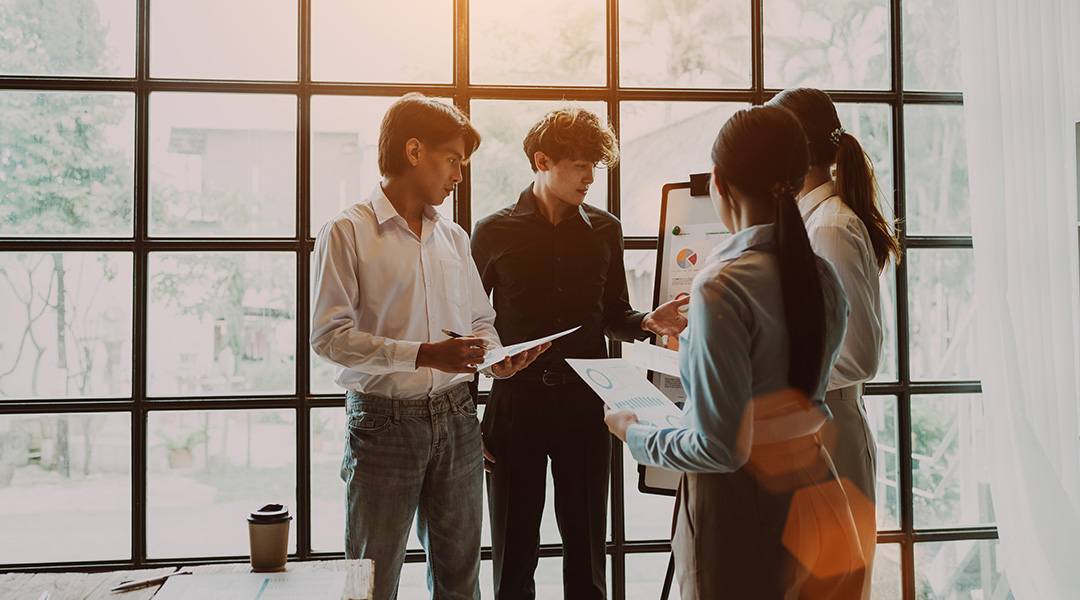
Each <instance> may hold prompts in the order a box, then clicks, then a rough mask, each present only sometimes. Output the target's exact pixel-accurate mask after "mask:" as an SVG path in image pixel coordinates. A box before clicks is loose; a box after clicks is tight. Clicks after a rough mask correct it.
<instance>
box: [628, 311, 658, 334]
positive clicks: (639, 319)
mask: <svg viewBox="0 0 1080 600" xmlns="http://www.w3.org/2000/svg"><path fill="white" fill-rule="evenodd" d="M647 316H649V313H647V312H643V313H640V314H639V315H638V316H636V317H634V319H633V321H632V322H633V323H634V330H635V332H636V333H637V335H634V336H632V337H633V338H634V339H635V340H646V339H649V337H650V336H654V335H656V334H655V333H653V332H651V331H649V330H648V329H644V328H642V327H641V323H642V321H644V320H645V317H647Z"/></svg>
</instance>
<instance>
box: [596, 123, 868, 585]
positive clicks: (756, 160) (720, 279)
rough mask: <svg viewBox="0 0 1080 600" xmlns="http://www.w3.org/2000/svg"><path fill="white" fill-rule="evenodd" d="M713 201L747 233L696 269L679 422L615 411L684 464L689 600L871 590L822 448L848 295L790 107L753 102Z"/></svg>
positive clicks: (629, 439) (679, 544)
mask: <svg viewBox="0 0 1080 600" xmlns="http://www.w3.org/2000/svg"><path fill="white" fill-rule="evenodd" d="M712 158H713V164H714V168H713V189H712V191H713V204H714V206H715V207H716V210H717V213H719V215H720V218H721V219H722V220H723V222H724V224H725V225H726V226H727V227H728V228H729V230H730V231H732V232H733V233H734V235H733V236H732V237H731V238H730V239H729V240H727V241H726V242H724V243H723V244H722V245H720V246H718V247H717V248H716V249H715V250H714V251H713V252H712V254H710V256H709V258H708V259H707V260H706V263H705V265H704V267H703V268H702V270H701V272H700V273H699V274H698V275H697V277H696V278H695V279H694V283H693V287H692V289H691V293H690V304H689V314H688V321H689V324H688V325H687V327H686V329H685V330H683V332H682V333H681V334H680V336H679V338H680V339H679V342H680V343H679V372H680V376H681V378H682V381H683V384H684V386H685V388H686V391H687V401H686V406H685V408H684V412H683V418H682V421H681V423H680V425H679V426H678V427H669V428H664V429H661V428H658V427H655V426H651V425H643V424H640V423H638V420H637V417H636V415H635V414H634V412H633V411H631V410H626V409H623V410H619V411H612V412H609V413H608V414H607V416H606V418H605V421H606V422H607V424H608V428H609V429H610V430H611V431H612V433H614V434H615V435H616V436H617V437H619V439H621V440H623V441H625V442H626V443H627V445H628V446H629V448H630V452H631V453H632V454H633V456H634V458H635V459H636V460H637V461H638V462H641V463H643V464H649V465H655V466H660V467H665V468H669V469H673V470H677V471H684V472H685V475H684V476H683V477H682V479H681V481H680V484H679V492H678V494H679V496H678V508H677V511H676V525H675V530H674V535H673V537H672V550H673V552H674V553H675V565H676V570H677V572H678V576H679V588H680V590H681V593H682V597H683V599H684V600H689V599H707V600H712V599H715V598H747V599H749V598H753V599H754V600H788V599H795V598H799V599H804V600H806V599H813V600H826V599H844V600H849V599H852V598H857V597H858V595H859V592H860V590H861V584H862V575H861V573H862V570H863V568H864V561H863V557H862V551H861V549H860V547H859V539H858V535H857V534H856V532H855V524H854V522H853V519H852V515H851V512H850V509H849V507H848V502H847V497H846V495H845V493H844V491H843V489H842V488H841V486H840V482H839V480H838V479H837V477H836V474H835V472H834V471H833V469H832V463H831V462H830V461H829V457H828V454H827V453H826V452H825V450H824V449H823V447H822V443H821V437H820V434H819V430H820V428H821V426H822V424H823V423H824V422H825V421H827V420H828V419H829V410H828V408H827V407H826V406H825V404H824V397H825V387H826V385H827V383H828V380H829V372H830V370H831V369H832V365H833V363H834V362H835V360H836V356H837V354H838V353H839V351H840V344H841V342H842V341H843V335H844V324H845V320H846V317H847V311H848V306H847V301H846V300H845V299H844V292H843V289H842V287H841V285H840V280H839V279H838V278H837V276H836V271H835V270H834V269H833V267H832V266H831V265H830V264H829V263H828V262H827V261H825V260H824V259H822V258H821V257H819V256H817V255H815V254H814V252H813V251H812V250H811V247H810V242H809V240H808V239H807V237H806V229H805V227H804V225H803V222H802V219H801V218H800V215H799V211H798V207H797V206H796V201H795V193H796V192H797V191H798V190H799V189H801V188H802V185H803V178H804V177H805V176H806V170H807V168H808V164H809V156H808V151H807V145H806V137H805V135H804V134H803V132H802V128H801V127H800V126H799V123H798V121H797V120H796V119H795V117H794V116H793V115H792V114H791V113H790V112H788V111H786V110H783V109H779V108H775V107H768V106H765V107H761V106H759V107H756V108H751V109H747V110H742V111H739V112H737V113H736V114H735V115H734V116H732V117H731V119H729V120H728V122H727V123H726V124H725V125H724V127H723V128H722V129H721V130H720V134H719V135H718V136H717V138H716V142H715V144H714V145H713V153H712Z"/></svg>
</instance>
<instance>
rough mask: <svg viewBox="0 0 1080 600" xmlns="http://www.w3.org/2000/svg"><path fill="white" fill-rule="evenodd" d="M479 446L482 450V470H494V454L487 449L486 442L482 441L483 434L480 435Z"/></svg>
mask: <svg viewBox="0 0 1080 600" xmlns="http://www.w3.org/2000/svg"><path fill="white" fill-rule="evenodd" d="M480 448H482V449H483V451H484V470H485V471H487V472H488V473H492V472H494V471H495V455H494V454H492V453H491V450H488V448H487V444H485V443H484V436H482V435H481V436H480Z"/></svg>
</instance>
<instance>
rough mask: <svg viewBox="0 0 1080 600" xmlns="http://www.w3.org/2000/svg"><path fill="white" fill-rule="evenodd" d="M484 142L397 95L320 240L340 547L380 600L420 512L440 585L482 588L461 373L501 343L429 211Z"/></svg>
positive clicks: (470, 435) (442, 109)
mask: <svg viewBox="0 0 1080 600" xmlns="http://www.w3.org/2000/svg"><path fill="white" fill-rule="evenodd" d="M479 144H480V135H479V133H477V131H476V130H475V129H474V128H473V127H472V125H471V124H470V123H469V120H468V117H466V116H465V114H464V113H463V112H461V110H460V109H458V108H457V107H455V106H452V105H448V104H444V103H441V102H438V101H436V100H434V99H431V98H427V97H425V96H422V95H420V94H415V93H414V94H408V95H406V96H404V97H402V98H401V99H399V100H398V101H396V102H395V103H394V104H393V105H392V106H391V107H390V109H389V110H388V111H387V113H386V116H385V117H384V118H383V121H382V126H381V128H380V132H379V171H380V172H381V173H382V175H383V180H382V183H381V184H380V185H379V186H377V187H376V188H375V190H374V191H373V192H372V194H371V196H370V198H369V199H368V200H367V201H366V202H362V203H359V204H356V205H353V206H352V207H350V208H348V209H346V210H345V211H343V212H341V213H340V214H338V215H337V216H336V217H334V218H333V219H331V220H330V221H329V222H327V223H326V224H325V225H324V226H323V228H322V230H321V231H320V232H319V235H318V237H317V239H316V242H315V253H314V257H315V286H314V298H313V308H312V331H311V347H312V348H313V349H314V351H315V353H316V354H318V355H319V356H320V357H322V358H324V359H326V360H328V361H330V362H331V363H333V364H334V365H336V367H337V368H336V373H335V377H334V381H335V382H336V383H337V384H338V385H340V386H341V387H343V388H345V390H346V402H347V404H346V412H347V415H348V420H349V439H348V443H347V444H346V448H345V456H344V458H343V460H342V464H341V477H342V479H343V480H344V481H345V483H346V485H347V503H348V505H347V511H346V544H345V545H346V550H345V551H346V555H347V556H348V557H349V558H371V559H373V560H374V563H375V598H376V600H390V599H392V598H395V597H396V596H397V586H398V579H399V578H400V575H401V565H402V562H403V560H404V557H405V546H406V542H407V540H408V535H409V530H410V528H411V526H412V521H413V518H414V516H415V517H416V521H417V530H418V531H417V533H418V535H419V537H420V541H421V542H422V543H423V545H424V548H425V550H426V551H427V554H428V587H429V589H430V590H431V593H432V596H433V597H437V598H446V599H466V598H468V599H476V600H478V599H479V598H480V587H479V570H480V529H481V522H482V485H483V472H484V470H483V454H482V450H481V443H480V426H479V421H478V420H477V417H476V406H475V404H474V402H473V399H472V396H471V394H470V393H469V389H468V382H469V381H471V380H472V379H473V377H474V376H475V375H474V374H475V372H476V365H477V364H479V363H481V362H482V361H483V357H484V355H485V352H486V351H485V348H487V347H493V346H498V345H499V343H500V342H499V337H498V334H497V333H496V331H495V327H494V320H495V311H494V310H493V309H492V308H491V305H490V304H489V303H488V299H487V295H486V294H485V293H484V289H483V286H482V285H481V283H480V277H479V275H478V274H477V271H476V266H475V265H474V263H473V260H472V255H471V252H470V249H469V239H468V236H467V234H466V233H465V231H464V230H463V229H462V228H461V227H460V226H458V225H457V224H455V223H453V222H451V221H449V220H447V219H443V218H441V217H440V215H439V214H438V212H436V210H435V207H436V206H438V205H439V204H442V202H443V201H444V200H445V199H446V197H447V196H448V195H449V194H451V193H452V192H453V190H454V187H455V186H456V185H457V183H458V182H460V181H461V178H462V175H461V165H462V164H463V163H464V162H466V161H467V160H468V159H469V157H470V156H471V155H472V153H473V152H474V151H475V150H476V148H477V146H479ZM444 332H450V333H452V335H449V334H448V333H444ZM453 332H462V333H453ZM546 349H547V346H546V345H545V346H541V347H539V348H534V349H532V350H529V351H526V352H523V353H521V354H519V355H517V356H514V357H510V358H507V359H506V360H504V361H503V362H501V363H498V364H496V365H494V366H493V367H491V370H490V372H489V374H491V375H492V376H494V377H498V378H503V377H509V376H510V375H512V374H513V373H515V372H516V371H518V370H520V369H522V368H524V367H526V366H528V365H529V364H530V363H531V362H532V361H533V360H534V359H535V358H536V357H537V356H538V355H539V354H540V353H541V352H543V351H544V350H546Z"/></svg>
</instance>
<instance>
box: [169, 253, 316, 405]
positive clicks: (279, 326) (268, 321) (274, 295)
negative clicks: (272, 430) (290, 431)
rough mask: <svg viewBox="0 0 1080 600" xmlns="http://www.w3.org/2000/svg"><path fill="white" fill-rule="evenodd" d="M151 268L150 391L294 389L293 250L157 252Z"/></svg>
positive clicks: (210, 393)
mask: <svg viewBox="0 0 1080 600" xmlns="http://www.w3.org/2000/svg"><path fill="white" fill-rule="evenodd" d="M149 272H150V273H151V277H150V306H149V344H148V346H149V351H148V363H149V366H148V369H149V378H148V389H149V392H150V394H152V395H155V396H177V395H192V396H214V395H219V394H224V395H238V394H275V393H276V394H291V393H293V392H294V390H295V387H296V386H295V377H296V367H295V362H296V356H295V355H296V260H295V258H294V256H293V255H292V254H286V253H268V252H267V253H258V254H257V253H242V252H221V253H186V252H185V253H175V254H164V253H154V254H151V255H150V259H149Z"/></svg>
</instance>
